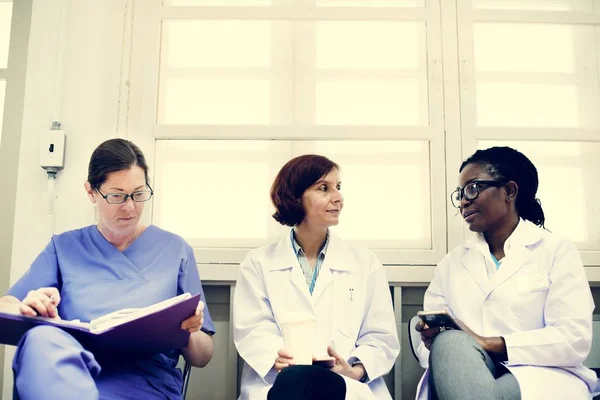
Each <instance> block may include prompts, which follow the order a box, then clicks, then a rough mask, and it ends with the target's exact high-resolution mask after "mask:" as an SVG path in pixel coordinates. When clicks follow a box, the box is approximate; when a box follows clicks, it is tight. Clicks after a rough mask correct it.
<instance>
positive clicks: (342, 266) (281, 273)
mask: <svg viewBox="0 0 600 400" xmlns="http://www.w3.org/2000/svg"><path fill="white" fill-rule="evenodd" d="M307 313H308V314H310V315H311V316H313V317H314V318H315V319H316V338H317V341H316V345H315V349H314V355H315V356H326V355H327V345H328V344H333V346H334V348H335V350H336V351H337V352H338V354H339V355H340V356H342V357H344V358H345V359H346V360H353V359H354V358H357V359H359V360H360V361H361V362H362V363H363V365H364V367H365V370H366V371H367V374H368V377H369V382H368V384H365V383H360V382H358V381H355V380H352V379H348V378H346V377H343V378H344V380H345V381H346V388H347V393H346V399H365V400H366V399H391V396H390V394H389V392H388V390H387V387H386V385H385V382H384V381H383V376H384V375H385V374H387V373H388V372H389V371H390V369H391V368H392V366H393V365H394V362H395V360H396V357H397V356H398V353H399V347H400V345H399V342H398V334H397V330H396V322H395V318H394V312H393V308H392V301H391V295H390V290H389V284H388V281H387V279H386V276H385V271H384V269H383V267H382V265H381V263H380V262H379V261H378V260H377V257H375V255H374V254H373V253H372V252H371V251H369V250H366V249H363V248H360V247H357V246H353V245H351V244H350V243H347V242H345V241H343V240H341V239H340V238H339V237H337V236H336V235H335V234H333V233H331V232H330V233H329V245H328V248H327V253H326V256H325V260H324V262H323V264H322V266H321V270H320V272H319V276H318V278H317V281H316V285H315V288H314V291H313V294H312V295H311V294H310V293H309V291H308V285H307V284H306V280H305V277H304V275H303V274H302V269H301V267H300V265H299V263H298V260H297V258H296V255H295V254H294V250H293V248H292V244H291V240H290V235H289V234H288V235H286V236H284V237H283V238H282V239H281V240H280V241H279V242H277V243H273V244H271V245H269V246H265V247H261V248H259V249H256V250H253V251H251V252H250V253H249V254H248V256H247V257H246V259H245V260H244V261H243V262H242V264H241V265H240V272H239V275H238V280H237V284H236V288H235V295H234V301H233V340H234V343H235V346H236V348H237V351H238V353H239V354H240V356H241V357H242V358H243V359H244V369H243V372H242V381H241V394H240V399H243V400H246V399H248V400H257V399H260V400H264V399H266V398H267V393H268V391H269V389H270V388H271V386H272V385H273V382H274V381H275V378H276V376H277V372H276V371H275V369H274V363H275V358H276V357H277V351H278V350H279V349H281V348H283V339H282V333H281V328H280V327H281V323H282V321H285V320H286V319H289V316H290V315H297V314H307Z"/></svg>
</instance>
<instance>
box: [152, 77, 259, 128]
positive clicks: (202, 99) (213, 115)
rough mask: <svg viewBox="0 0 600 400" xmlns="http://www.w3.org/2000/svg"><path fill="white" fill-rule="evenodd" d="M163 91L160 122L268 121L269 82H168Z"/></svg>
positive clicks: (217, 80)
mask: <svg viewBox="0 0 600 400" xmlns="http://www.w3.org/2000/svg"><path fill="white" fill-rule="evenodd" d="M164 92H165V93H164V94H162V96H161V99H162V107H163V108H161V110H162V113H160V114H159V121H160V122H162V123H166V124H269V122H270V120H271V84H270V82H269V81H268V80H258V79H256V80H242V79H233V78H229V79H227V78H219V79H217V78H212V79H208V78H206V79H169V80H168V81H167V82H166V83H165V84H164Z"/></svg>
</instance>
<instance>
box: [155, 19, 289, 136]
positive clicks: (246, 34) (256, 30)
mask: <svg viewBox="0 0 600 400" xmlns="http://www.w3.org/2000/svg"><path fill="white" fill-rule="evenodd" d="M291 26H292V25H291V23H290V22H288V21H221V20H219V21H199V20H188V21H166V22H165V23H164V25H163V28H164V29H163V46H162V50H161V69H160V80H161V86H160V91H159V107H158V122H159V123H165V124H255V125H267V124H285V123H288V122H289V121H290V119H291V107H292V106H291V104H292V100H291V96H290V93H289V87H291V75H290V72H289V71H290V70H291V69H292V66H291V62H292V59H293V56H292V54H291V46H290V44H291V42H292V33H291V32H292V29H291ZM215 37H218V38H219V40H215Z"/></svg>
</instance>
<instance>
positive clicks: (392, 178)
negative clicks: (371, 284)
mask: <svg viewBox="0 0 600 400" xmlns="http://www.w3.org/2000/svg"><path fill="white" fill-rule="evenodd" d="M294 152H295V155H299V154H308V153H316V154H322V155H324V156H326V157H328V158H330V159H331V160H333V161H334V162H336V163H337V164H338V165H339V166H340V169H341V180H342V194H343V195H344V210H343V212H342V214H341V217H340V224H339V226H337V227H335V228H334V230H335V231H337V232H339V233H340V235H341V236H342V237H343V238H345V239H348V240H355V241H358V242H361V243H362V244H363V245H368V246H369V247H370V248H372V249H384V248H416V249H429V248H431V215H430V213H431V200H430V197H431V194H430V186H431V182H430V168H429V165H430V159H429V142H425V141H319V142H295V143H294Z"/></svg>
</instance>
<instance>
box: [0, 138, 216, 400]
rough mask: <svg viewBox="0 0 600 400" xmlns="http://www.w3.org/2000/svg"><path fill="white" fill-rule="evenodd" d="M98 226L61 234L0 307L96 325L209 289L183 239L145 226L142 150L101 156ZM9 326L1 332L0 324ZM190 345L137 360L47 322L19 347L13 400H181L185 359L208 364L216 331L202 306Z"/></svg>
mask: <svg viewBox="0 0 600 400" xmlns="http://www.w3.org/2000/svg"><path fill="white" fill-rule="evenodd" d="M85 191H86V193H87V197H88V198H89V200H90V201H91V203H92V204H93V205H94V207H95V208H96V211H97V215H98V223H97V224H96V225H91V226H87V227H84V228H81V229H76V230H73V231H68V232H65V233H61V234H59V235H54V236H53V237H52V239H51V240H50V243H49V244H48V246H47V247H46V248H45V249H44V250H43V251H42V253H41V254H40V255H39V256H38V257H37V258H36V260H35V261H34V262H33V264H32V265H31V267H30V269H29V270H28V271H27V272H26V273H25V275H23V277H22V278H21V279H19V281H18V282H17V283H16V284H15V285H13V286H12V287H11V288H10V289H9V291H8V293H7V295H6V296H4V297H2V298H1V299H0V311H3V312H12V313H18V314H23V315H28V316H36V315H38V316H43V317H49V318H62V319H66V320H73V319H79V320H81V321H83V322H87V321H91V320H92V319H95V318H98V317H100V316H102V315H104V314H108V313H111V312H114V311H117V310H120V309H123V308H140V307H146V306H149V305H152V304H154V303H158V302H160V301H163V300H166V299H169V298H171V297H175V296H177V295H180V294H182V293H185V292H189V293H191V294H192V295H195V294H197V293H201V297H202V298H204V294H203V293H202V285H201V282H200V277H199V275H198V269H197V267H196V261H195V260H194V254H193V251H192V248H191V247H190V246H189V245H188V244H187V243H186V242H185V241H184V240H183V239H182V238H181V237H179V236H177V235H175V234H173V233H170V232H167V231H164V230H162V229H160V228H158V227H156V226H154V225H150V226H145V225H143V224H141V223H140V217H141V215H142V212H143V210H144V204H145V202H146V201H148V200H150V199H151V197H152V195H153V191H152V188H151V187H150V184H149V182H148V167H147V164H146V160H145V158H144V155H143V154H142V152H141V150H140V149H139V148H138V147H137V146H136V145H135V144H133V143H132V142H130V141H128V140H124V139H111V140H108V141H106V142H104V143H102V144H100V145H99V146H98V147H97V148H96V149H95V150H94V152H93V154H92V157H91V159H90V163H89V167H88V178H87V181H86V182H85ZM0 329H1V327H0ZM181 329H183V330H186V331H188V332H189V333H190V338H189V341H188V344H187V346H186V347H184V348H182V349H178V350H173V351H169V352H165V353H157V354H154V355H153V356H150V357H146V358H143V359H134V358H133V357H131V355H129V356H126V355H123V352H121V351H119V352H109V351H102V352H99V351H97V350H96V349H88V348H84V347H83V346H82V345H81V344H80V343H79V342H78V341H77V340H75V338H73V337H72V336H71V335H69V334H68V333H66V332H65V331H62V330H60V329H58V328H55V327H51V326H39V327H36V328H33V329H31V330H29V331H28V332H27V333H26V334H25V335H24V336H23V337H22V338H21V341H20V342H19V345H18V348H17V353H16V355H15V357H14V360H13V371H14V373H15V385H14V391H15V393H14V395H15V397H14V398H15V399H21V400H27V399H35V400H43V399H73V400H87V399H116V400H118V399H166V398H168V399H180V398H181V388H182V376H181V372H180V371H179V369H177V368H176V365H177V360H178V359H179V356H180V355H183V356H184V358H185V359H186V361H187V362H188V363H190V364H191V365H193V366H197V367H203V366H205V365H206V364H207V363H208V362H209V361H210V359H211V357H212V353H213V340H212V334H214V331H215V329H214V326H213V323H212V321H211V318H210V314H209V312H208V309H205V308H204V303H203V302H200V303H199V305H198V308H197V309H196V312H195V314H194V315H192V316H190V317H189V318H187V319H186V320H184V321H182V324H181Z"/></svg>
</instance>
